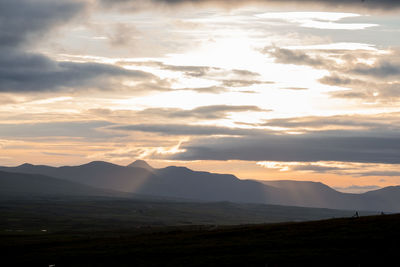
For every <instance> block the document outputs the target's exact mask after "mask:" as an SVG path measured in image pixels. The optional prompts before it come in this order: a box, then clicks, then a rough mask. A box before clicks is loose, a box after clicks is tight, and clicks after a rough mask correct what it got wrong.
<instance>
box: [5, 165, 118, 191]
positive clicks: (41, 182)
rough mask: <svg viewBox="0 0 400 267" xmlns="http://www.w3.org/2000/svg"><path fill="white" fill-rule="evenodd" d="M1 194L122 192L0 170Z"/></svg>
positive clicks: (37, 175) (38, 175)
mask: <svg viewBox="0 0 400 267" xmlns="http://www.w3.org/2000/svg"><path fill="white" fill-rule="evenodd" d="M0 194H1V195H23V196H32V195H57V196H62V195H66V196H71V195H72V196H118V195H120V193H118V192H111V191H108V190H104V189H99V188H93V187H90V186H87V185H82V184H79V183H74V182H70V181H66V180H62V179H57V178H53V177H48V176H44V175H40V174H26V173H9V172H3V171H0Z"/></svg>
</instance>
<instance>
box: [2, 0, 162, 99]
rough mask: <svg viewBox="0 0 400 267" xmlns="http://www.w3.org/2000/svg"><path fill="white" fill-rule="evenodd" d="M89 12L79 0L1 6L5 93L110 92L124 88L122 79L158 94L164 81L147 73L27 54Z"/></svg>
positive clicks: (15, 1)
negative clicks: (52, 33) (51, 35)
mask: <svg viewBox="0 0 400 267" xmlns="http://www.w3.org/2000/svg"><path fill="white" fill-rule="evenodd" d="M86 6H87V5H86V4H84V2H83V1H75V0H61V1H50V0H37V1H30V0H2V1H1V2H0V92H45V91H58V90H69V91H76V90H79V89H82V88H90V89H91V88H96V89H111V88H112V87H114V86H115V85H117V86H115V87H119V88H123V87H124V85H123V83H122V78H125V79H126V80H129V82H131V83H132V82H133V83H136V85H138V84H137V83H139V85H138V88H142V89H143V90H144V89H146V90H147V89H154V90H158V87H159V86H158V83H161V80H160V79H158V78H157V77H156V76H154V75H152V74H149V73H146V72H142V71H134V70H126V69H123V68H121V67H117V66H113V65H107V64H99V63H77V62H68V61H55V60H53V59H51V58H50V57H48V56H45V55H42V54H39V53H32V52H25V51H26V50H28V49H26V47H30V46H31V44H32V43H33V42H35V41H36V40H37V39H40V37H43V35H45V34H47V33H48V32H49V31H51V30H52V29H54V28H55V27H58V26H60V25H62V24H65V23H67V22H68V21H69V20H71V19H73V18H74V17H76V16H77V15H79V14H81V13H82V12H83V11H84V10H85V8H86ZM140 82H145V83H146V84H140ZM125 87H126V86H125Z"/></svg>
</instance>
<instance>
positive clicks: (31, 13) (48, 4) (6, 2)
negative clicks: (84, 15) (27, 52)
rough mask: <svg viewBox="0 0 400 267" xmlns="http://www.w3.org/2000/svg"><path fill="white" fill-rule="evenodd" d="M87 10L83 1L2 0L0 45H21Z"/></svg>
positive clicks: (0, 8) (0, 3)
mask: <svg viewBox="0 0 400 267" xmlns="http://www.w3.org/2000/svg"><path fill="white" fill-rule="evenodd" d="M84 9H85V4H84V3H83V2H82V1H71V0H57V1H52V0H35V1H31V0H1V1H0V47H11V48H14V47H15V46H19V45H21V44H23V43H25V42H28V41H29V39H31V38H34V39H39V38H40V37H42V36H43V34H45V33H47V32H48V31H49V30H51V29H52V28H54V27H56V26H59V25H61V24H64V23H66V22H67V21H68V20H70V19H72V18H73V17H75V16H76V15H78V14H79V13H80V12H82V11H83V10H84Z"/></svg>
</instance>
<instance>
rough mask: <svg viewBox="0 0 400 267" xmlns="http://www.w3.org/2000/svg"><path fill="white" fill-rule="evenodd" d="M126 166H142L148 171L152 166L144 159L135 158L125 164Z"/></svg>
mask: <svg viewBox="0 0 400 267" xmlns="http://www.w3.org/2000/svg"><path fill="white" fill-rule="evenodd" d="M127 167H130V168H142V169H145V170H148V171H153V170H154V169H153V167H151V166H150V165H149V164H148V163H147V162H146V161H144V160H139V159H138V160H135V161H134V162H132V163H131V164H129V165H127Z"/></svg>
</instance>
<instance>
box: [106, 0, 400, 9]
mask: <svg viewBox="0 0 400 267" xmlns="http://www.w3.org/2000/svg"><path fill="white" fill-rule="evenodd" d="M99 1H100V3H102V4H103V5H104V6H106V7H112V6H123V7H124V8H130V9H131V10H137V9H140V8H144V7H147V8H149V3H148V2H151V3H152V4H153V5H154V4H160V5H162V6H177V5H184V4H191V5H204V4H208V5H213V6H221V7H225V8H226V7H235V6H244V5H248V4H252V3H253V4H254V3H258V4H265V5H269V6H271V5H281V6H282V5H293V6H296V7H298V8H303V7H304V6H306V7H308V8H309V7H319V8H323V7H329V8H335V9H349V8H352V9H354V10H359V11H360V10H363V9H369V10H390V9H395V8H398V7H399V6H400V3H399V2H398V1H397V0H366V1H361V0H250V1H248V0H150V1H140V0H99Z"/></svg>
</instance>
